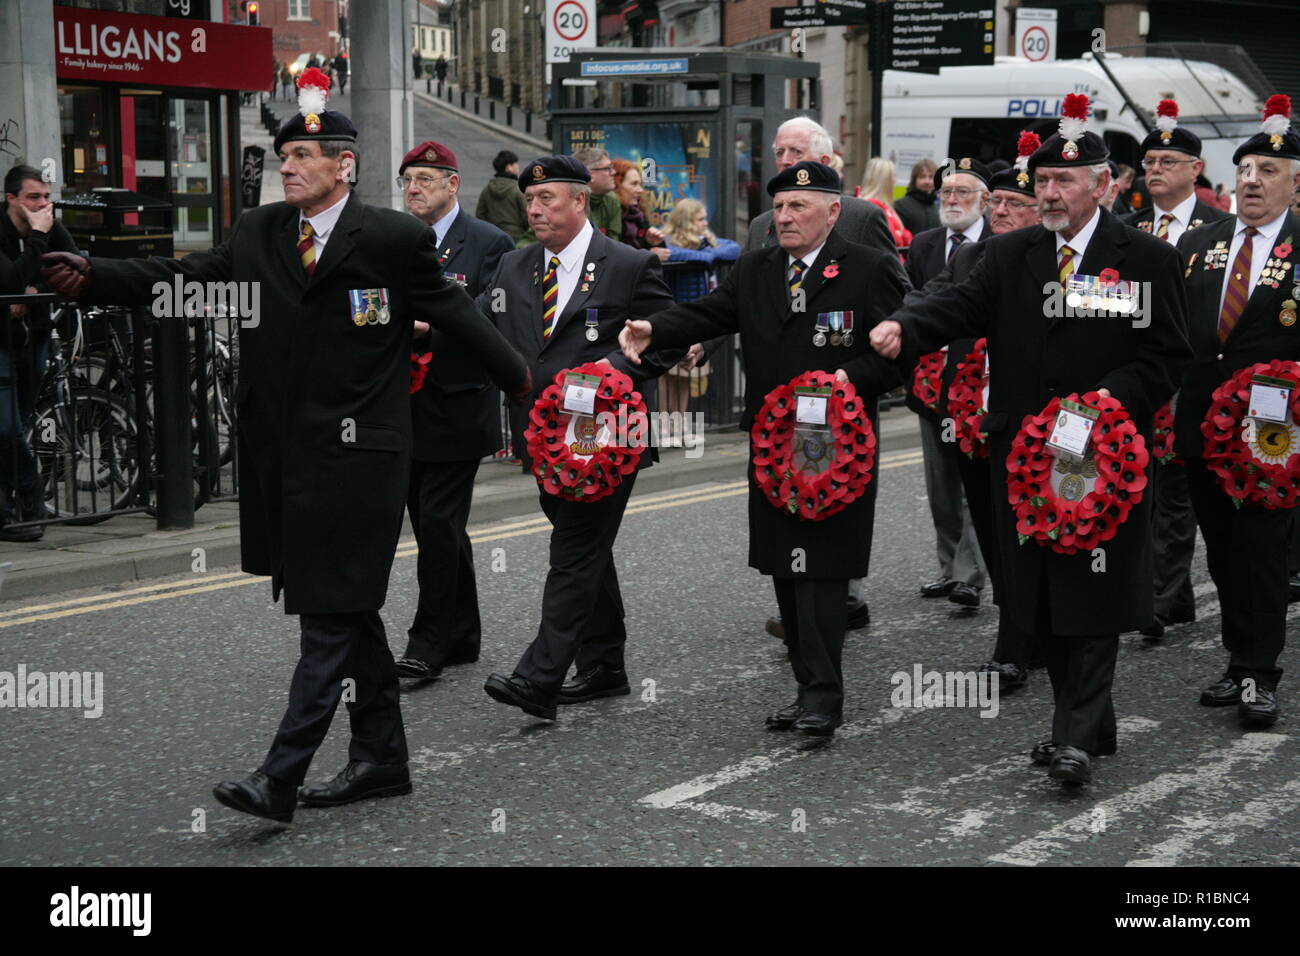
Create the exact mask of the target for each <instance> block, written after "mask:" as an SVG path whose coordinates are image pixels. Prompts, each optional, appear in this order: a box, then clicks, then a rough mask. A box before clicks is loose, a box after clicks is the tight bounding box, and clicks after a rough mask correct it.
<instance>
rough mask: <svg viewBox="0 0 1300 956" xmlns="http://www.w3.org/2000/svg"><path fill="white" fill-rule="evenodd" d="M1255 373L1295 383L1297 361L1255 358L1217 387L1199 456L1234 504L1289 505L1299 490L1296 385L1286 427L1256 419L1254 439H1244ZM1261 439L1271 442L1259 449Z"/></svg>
mask: <svg viewBox="0 0 1300 956" xmlns="http://www.w3.org/2000/svg"><path fill="white" fill-rule="evenodd" d="M1256 375H1270V376H1273V377H1275V378H1282V379H1286V380H1288V381H1291V382H1300V363H1296V362H1288V361H1285V360H1283V359H1275V360H1274V361H1272V362H1257V363H1256V364H1254V365H1249V366H1247V367H1246V368H1243V369H1242V370H1241V371H1239V372H1237V374H1236V375H1234V376H1232V377H1231V378H1230V379H1228V380H1227V381H1226V382H1224V383H1223V384H1222V385H1220V386H1219V387H1218V388H1216V389H1215V390H1214V394H1213V395H1212V396H1211V398H1210V410H1209V411H1208V412H1206V413H1205V420H1204V421H1203V422H1201V434H1202V435H1203V436H1205V447H1204V451H1203V452H1202V454H1203V456H1204V457H1205V464H1206V467H1208V468H1209V469H1210V470H1211V471H1212V472H1214V473H1215V475H1217V476H1218V478H1219V486H1220V487H1222V488H1223V490H1224V491H1225V492H1226V493H1227V494H1228V495H1229V496H1230V497H1231V498H1232V503H1233V504H1234V505H1236V506H1237V507H1238V508H1240V507H1241V506H1242V505H1244V504H1247V503H1250V502H1255V503H1258V504H1262V505H1263V506H1264V507H1265V508H1293V507H1295V503H1296V494H1297V493H1300V442H1297V438H1300V428H1297V427H1296V422H1297V420H1300V388H1293V389H1292V390H1291V405H1290V412H1291V421H1290V422H1289V423H1288V424H1285V425H1282V424H1275V423H1273V422H1259V423H1258V424H1257V425H1256V427H1255V431H1256V433H1257V438H1256V440H1255V441H1253V442H1250V443H1247V442H1246V440H1245V437H1246V436H1245V435H1244V432H1245V431H1246V429H1245V428H1244V427H1243V420H1244V418H1245V415H1246V410H1247V406H1248V404H1249V402H1250V380H1251V379H1252V378H1253V377H1254V376H1256ZM1261 432H1262V433H1263V434H1259V433H1261ZM1265 441H1267V442H1268V444H1269V445H1270V446H1271V447H1270V448H1269V450H1268V451H1264V450H1262V449H1261V445H1263V444H1264V442H1265ZM1269 459H1272V460H1271V461H1270V460H1269Z"/></svg>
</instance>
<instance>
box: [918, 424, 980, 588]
mask: <svg viewBox="0 0 1300 956" xmlns="http://www.w3.org/2000/svg"><path fill="white" fill-rule="evenodd" d="M942 428H943V426H942V425H941V424H940V423H938V422H935V421H933V420H932V419H929V418H926V417H925V416H921V452H922V454H923V455H924V456H925V493H926V495H928V496H929V498H930V517H931V518H932V519H933V520H934V535H935V545H936V550H937V552H938V557H939V574H940V575H942V576H943V577H945V578H949V579H950V580H953V581H960V582H962V583H963V584H969V585H970V586H971V587H973V588H982V587H984V561H983V559H982V558H981V557H980V549H979V541H978V540H977V539H976V537H975V526H974V525H973V524H972V523H971V520H970V511H969V509H968V508H967V507H966V495H965V493H964V492H963V491H962V486H961V472H960V471H959V470H958V468H957V456H958V455H960V454H961V449H960V448H959V447H958V445H957V443H956V442H945V441H943V438H942V435H943V432H942Z"/></svg>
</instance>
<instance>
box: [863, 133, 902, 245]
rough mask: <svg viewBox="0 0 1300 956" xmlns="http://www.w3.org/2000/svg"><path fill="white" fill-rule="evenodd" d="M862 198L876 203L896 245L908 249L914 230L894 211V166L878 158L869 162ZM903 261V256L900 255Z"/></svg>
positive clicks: (864, 172) (864, 176)
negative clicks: (887, 221) (883, 215)
mask: <svg viewBox="0 0 1300 956" xmlns="http://www.w3.org/2000/svg"><path fill="white" fill-rule="evenodd" d="M860 195H861V197H862V198H863V199H865V200H866V201H867V202H872V203H875V204H876V205H877V206H879V207H880V209H881V211H882V212H883V213H884V214H885V218H886V219H888V220H889V231H890V232H891V233H893V236H894V245H896V246H897V247H898V248H899V249H906V248H907V247H908V246H910V245H911V244H912V230H910V229H908V228H907V227H906V226H905V225H903V220H902V219H900V218H898V213H897V212H895V211H894V164H893V163H891V162H890V161H889V160H887V159H884V158H883V157H880V156H877V157H875V158H874V159H870V160H868V161H867V168H866V170H864V171H863V173H862V191H861V193H860ZM899 258H900V259H901V258H902V256H901V255H900V256H899Z"/></svg>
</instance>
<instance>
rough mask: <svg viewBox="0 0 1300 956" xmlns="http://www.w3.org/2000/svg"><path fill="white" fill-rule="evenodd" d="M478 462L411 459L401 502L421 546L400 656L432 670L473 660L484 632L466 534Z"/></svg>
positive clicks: (476, 655)
mask: <svg viewBox="0 0 1300 956" xmlns="http://www.w3.org/2000/svg"><path fill="white" fill-rule="evenodd" d="M478 465H479V463H478V461H413V462H411V487H410V493H409V495H408V497H407V500H406V506H407V509H408V510H409V511H410V513H411V527H412V528H414V529H415V540H416V542H417V543H418V544H419V546H420V557H419V560H418V563H417V570H416V574H417V576H418V578H419V582H420V601H419V605H418V606H417V608H416V611H415V621H414V623H412V624H411V628H410V630H409V631H408V632H407V634H408V637H409V640H408V641H407V644H406V653H405V654H404V655H403V656H405V657H415V658H418V659H419V660H422V661H424V662H425V663H427V664H429V665H430V666H433V667H438V666H441V665H443V664H445V663H446V662H447V661H448V659H450V658H456V659H460V658H468V659H470V660H473V659H475V658H477V657H478V654H479V645H480V643H481V642H482V639H483V628H482V624H481V622H480V620H479V612H478V586H477V582H476V580H475V577H474V549H473V546H472V545H471V544H470V541H469V534H468V533H466V531H465V526H466V524H468V523H469V509H470V503H471V501H472V499H473V497H474V476H475V475H477V474H478Z"/></svg>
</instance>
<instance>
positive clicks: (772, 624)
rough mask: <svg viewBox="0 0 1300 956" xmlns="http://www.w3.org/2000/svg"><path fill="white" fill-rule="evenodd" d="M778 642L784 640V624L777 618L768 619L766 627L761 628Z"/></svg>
mask: <svg viewBox="0 0 1300 956" xmlns="http://www.w3.org/2000/svg"><path fill="white" fill-rule="evenodd" d="M763 630H765V631H767V633H769V634H771V635H772V636H773V637H775V638H776V639H777V640H778V641H784V640H785V623H784V622H783V621H782V620H781V619H780V618H779V617H769V618H768V619H767V625H766V626H765V627H764V628H763Z"/></svg>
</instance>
